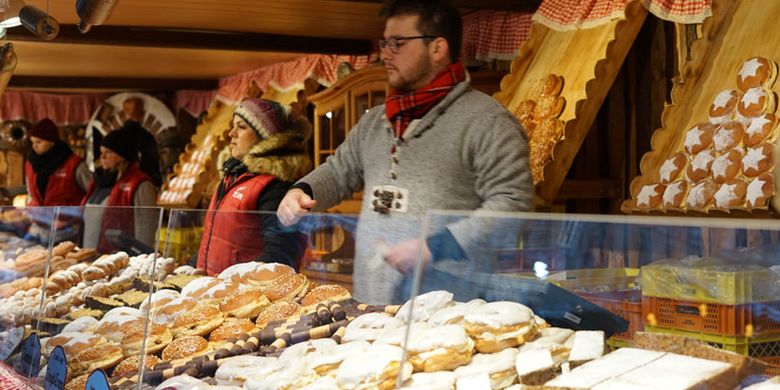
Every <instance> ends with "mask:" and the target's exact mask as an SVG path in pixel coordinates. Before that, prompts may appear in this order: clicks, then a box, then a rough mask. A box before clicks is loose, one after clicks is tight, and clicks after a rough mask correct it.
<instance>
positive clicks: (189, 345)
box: [162, 336, 209, 361]
mask: <svg viewBox="0 0 780 390" xmlns="http://www.w3.org/2000/svg"><path fill="white" fill-rule="evenodd" d="M208 351H209V342H208V341H206V339H204V338H203V337H200V336H185V337H182V338H178V339H176V340H173V342H171V343H170V344H168V346H167V347H165V349H163V351H162V360H164V361H171V360H178V359H184V358H190V357H194V356H198V355H202V354H204V353H206V352H208Z"/></svg>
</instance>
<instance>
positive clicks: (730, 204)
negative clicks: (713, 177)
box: [714, 180, 747, 209]
mask: <svg viewBox="0 0 780 390" xmlns="http://www.w3.org/2000/svg"><path fill="white" fill-rule="evenodd" d="M746 191H747V183H745V182H744V181H742V180H728V181H726V182H725V183H723V184H721V185H720V187H718V191H716V192H715V195H714V198H715V207H719V208H722V209H731V208H734V207H738V206H742V204H743V203H744V202H745V192H746Z"/></svg>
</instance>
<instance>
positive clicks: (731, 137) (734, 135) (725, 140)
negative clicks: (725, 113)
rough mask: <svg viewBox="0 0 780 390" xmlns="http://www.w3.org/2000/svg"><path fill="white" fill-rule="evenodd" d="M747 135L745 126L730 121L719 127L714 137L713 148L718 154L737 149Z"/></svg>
mask: <svg viewBox="0 0 780 390" xmlns="http://www.w3.org/2000/svg"><path fill="white" fill-rule="evenodd" d="M744 134H745V126H744V125H742V123H740V122H737V121H728V122H726V123H723V124H722V125H720V126H718V129H717V130H715V135H714V136H713V137H712V147H713V149H715V151H716V152H718V153H724V152H726V151H727V150H729V149H732V148H735V147H737V146H739V145H740V143H741V142H742V137H743V136H744Z"/></svg>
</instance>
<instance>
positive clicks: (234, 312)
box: [219, 282, 271, 318]
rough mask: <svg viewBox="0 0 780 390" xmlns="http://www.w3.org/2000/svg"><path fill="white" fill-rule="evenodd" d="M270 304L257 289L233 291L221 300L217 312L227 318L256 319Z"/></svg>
mask: <svg viewBox="0 0 780 390" xmlns="http://www.w3.org/2000/svg"><path fill="white" fill-rule="evenodd" d="M231 283H232V282H231ZM270 304H271V301H269V300H268V298H267V297H266V296H265V294H263V291H262V290H260V289H259V288H256V287H255V288H249V289H246V290H239V289H235V290H234V291H233V293H232V294H230V295H228V296H227V297H225V298H222V300H221V301H220V304H219V310H220V311H222V313H224V314H225V316H227V317H238V318H256V317H257V316H258V315H259V314H260V313H261V312H262V311H263V309H265V308H266V307H268V306H269V305H270Z"/></svg>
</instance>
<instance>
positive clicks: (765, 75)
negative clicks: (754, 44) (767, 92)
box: [737, 57, 777, 91]
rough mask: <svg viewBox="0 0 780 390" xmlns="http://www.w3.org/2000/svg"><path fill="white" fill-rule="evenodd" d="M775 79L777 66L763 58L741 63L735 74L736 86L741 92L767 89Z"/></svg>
mask: <svg viewBox="0 0 780 390" xmlns="http://www.w3.org/2000/svg"><path fill="white" fill-rule="evenodd" d="M776 77H777V65H776V64H775V63H774V62H772V61H769V60H767V59H766V58H763V57H752V58H750V59H748V60H747V61H745V62H743V63H742V66H741V67H740V69H739V72H738V73H737V86H738V87H739V89H741V90H743V91H747V90H748V89H750V88H755V87H761V86H764V87H769V86H771V85H772V83H773V82H774V80H775V78H776Z"/></svg>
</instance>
